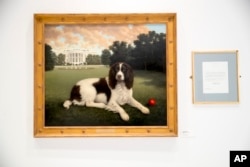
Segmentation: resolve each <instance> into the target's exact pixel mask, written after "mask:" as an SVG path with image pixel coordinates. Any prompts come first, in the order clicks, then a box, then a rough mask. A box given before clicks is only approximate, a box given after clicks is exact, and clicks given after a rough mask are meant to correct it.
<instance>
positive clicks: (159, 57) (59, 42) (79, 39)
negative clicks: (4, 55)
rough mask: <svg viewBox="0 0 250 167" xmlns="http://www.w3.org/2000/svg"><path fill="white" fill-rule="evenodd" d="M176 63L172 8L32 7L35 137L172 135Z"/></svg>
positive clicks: (173, 128)
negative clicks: (39, 10) (71, 10)
mask: <svg viewBox="0 0 250 167" xmlns="http://www.w3.org/2000/svg"><path fill="white" fill-rule="evenodd" d="M176 63H177V62H176V14H174V13H161V14H35V15H34V137H87V136H177V72H176ZM129 74H133V75H129ZM114 76H115V77H114ZM129 76H130V77H131V76H133V77H132V81H133V82H132V84H127V83H128V81H131V79H128V77H129ZM111 78H114V79H111ZM113 83H114V84H113Z"/></svg>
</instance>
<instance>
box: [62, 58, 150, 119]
mask: <svg viewBox="0 0 250 167" xmlns="http://www.w3.org/2000/svg"><path fill="white" fill-rule="evenodd" d="M133 82H134V74H133V70H132V68H131V67H130V66H129V65H128V64H127V63H123V62H119V63H115V64H113V65H112V66H111V67H110V70H109V76H108V77H106V78H88V79H83V80H81V81H79V82H77V83H76V85H74V86H73V88H72V90H71V94H70V99H69V100H66V101H65V102H64V103H63V106H64V107H65V108H66V109H69V107H70V106H71V105H72V104H74V105H79V106H87V107H96V108H103V109H106V110H109V111H113V112H114V113H119V114H120V117H121V118H122V120H124V121H128V120H129V115H128V114H127V113H126V111H125V110H124V109H123V108H122V107H121V106H120V105H124V104H129V105H130V106H132V107H135V108H137V109H139V110H140V111H141V112H142V113H144V114H149V112H150V111H149V109H148V108H147V107H145V106H143V105H142V104H141V103H139V102H138V101H137V100H136V99H135V98H134V97H133V90H132V87H133Z"/></svg>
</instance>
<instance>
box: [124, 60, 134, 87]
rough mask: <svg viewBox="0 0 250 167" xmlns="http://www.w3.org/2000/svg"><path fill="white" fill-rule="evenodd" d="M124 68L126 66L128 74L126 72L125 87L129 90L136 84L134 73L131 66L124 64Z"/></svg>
mask: <svg viewBox="0 0 250 167" xmlns="http://www.w3.org/2000/svg"><path fill="white" fill-rule="evenodd" d="M122 65H123V66H125V68H126V72H125V85H126V87H127V88H128V89H130V88H132V87H133V84H134V72H133V69H132V67H131V66H130V65H128V64H127V63H123V64H122Z"/></svg>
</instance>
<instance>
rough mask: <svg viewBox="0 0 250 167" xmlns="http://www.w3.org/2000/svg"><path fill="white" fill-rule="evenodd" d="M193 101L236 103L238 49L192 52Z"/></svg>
mask: <svg viewBox="0 0 250 167" xmlns="http://www.w3.org/2000/svg"><path fill="white" fill-rule="evenodd" d="M192 58H193V103H238V102H239V89H238V87H239V86H238V85H239V84H238V78H239V76H238V51H217V52H212V51H210V52H197V51H195V52H193V53H192Z"/></svg>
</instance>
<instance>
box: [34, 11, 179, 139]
mask: <svg viewBox="0 0 250 167" xmlns="http://www.w3.org/2000/svg"><path fill="white" fill-rule="evenodd" d="M79 23H81V24H111V23H112V24H127V23H128V24H131V23H133V24H139V23H161V24H162V23H163V24H166V25H167V26H166V27H167V38H166V39H167V41H166V45H167V46H166V48H167V51H166V53H167V55H166V66H167V69H166V79H167V82H166V103H167V111H166V112H167V114H166V115H167V122H168V123H167V125H165V126H133V127H131V126H129V127H127V126H125V127H124V126H119V127H115V126H112V127H109V126H108V127H107V126H95V127H89V126H88V127H67V126H66V127H65V126H62V127H61V126H60V127H46V126H45V123H44V121H45V114H44V110H45V85H44V82H45V81H44V79H45V77H44V75H45V69H44V68H45V67H44V66H45V65H44V61H45V60H44V59H45V58H44V26H45V24H79ZM176 44H177V42H176V14H175V13H161V14H35V15H34V137H85V136H177V134H178V129H177V126H178V124H177V69H176V67H177V58H176V56H177V54H176Z"/></svg>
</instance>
